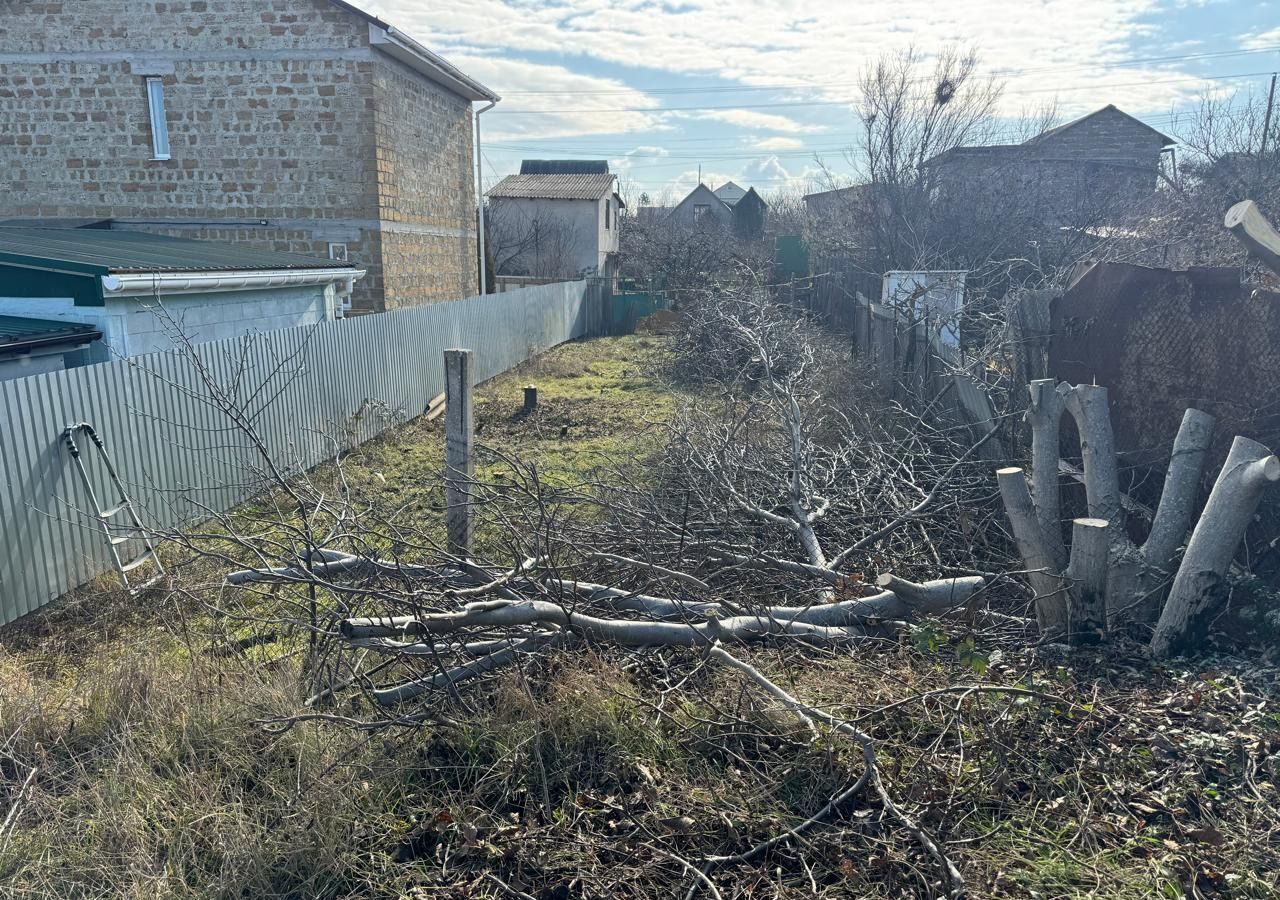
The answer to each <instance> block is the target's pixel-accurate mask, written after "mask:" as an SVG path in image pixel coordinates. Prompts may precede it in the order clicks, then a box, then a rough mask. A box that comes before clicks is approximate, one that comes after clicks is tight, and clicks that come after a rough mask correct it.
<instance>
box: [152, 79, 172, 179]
mask: <svg viewBox="0 0 1280 900" xmlns="http://www.w3.org/2000/svg"><path fill="white" fill-rule="evenodd" d="M146 83H147V116H148V117H149V118H150V120H151V158H152V159H172V157H171V156H170V155H169V123H168V122H166V121H165V117H164V79H163V78H160V77H157V76H147V79H146Z"/></svg>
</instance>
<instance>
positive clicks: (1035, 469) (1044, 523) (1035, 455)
mask: <svg viewBox="0 0 1280 900" xmlns="http://www.w3.org/2000/svg"><path fill="white" fill-rule="evenodd" d="M1027 388H1028V390H1029V392H1030V394H1031V405H1030V406H1028V407H1027V423H1028V424H1029V425H1030V426H1031V500H1032V502H1033V503H1034V504H1035V509H1036V518H1037V519H1038V520H1039V521H1040V530H1041V531H1042V532H1043V533H1044V541H1045V550H1046V551H1048V553H1049V555H1050V557H1051V558H1052V559H1053V561H1054V568H1055V570H1060V569H1061V568H1062V567H1063V566H1065V565H1066V564H1067V554H1066V548H1065V547H1063V545H1062V513H1061V511H1060V510H1061V507H1060V505H1059V503H1060V501H1059V494H1058V450H1059V445H1060V443H1061V441H1060V437H1059V436H1060V432H1061V428H1062V413H1063V410H1064V409H1065V408H1066V407H1065V405H1064V403H1063V398H1062V391H1060V390H1059V389H1058V385H1057V383H1056V382H1055V380H1054V379H1052V378H1042V379H1037V380H1036V381H1033V382H1031V384H1029V385H1028V386H1027ZM1063 388H1066V385H1063Z"/></svg>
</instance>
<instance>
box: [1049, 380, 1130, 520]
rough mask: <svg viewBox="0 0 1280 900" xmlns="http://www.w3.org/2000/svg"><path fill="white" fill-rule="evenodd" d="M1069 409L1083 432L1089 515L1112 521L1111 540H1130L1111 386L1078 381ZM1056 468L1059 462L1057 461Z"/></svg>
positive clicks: (1067, 398)
mask: <svg viewBox="0 0 1280 900" xmlns="http://www.w3.org/2000/svg"><path fill="white" fill-rule="evenodd" d="M1064 400H1065V403H1066V409H1067V412H1069V413H1071V417H1072V418H1073V419H1075V421H1076V430H1077V431H1079V432H1080V456H1081V458H1082V460H1083V462H1084V491H1085V495H1086V498H1087V501H1088V504H1089V517H1090V518H1093V519H1103V520H1105V521H1106V522H1107V523H1108V528H1109V529H1110V533H1111V543H1112V545H1114V546H1119V545H1122V544H1124V543H1126V542H1127V541H1126V539H1125V537H1124V507H1123V505H1122V504H1121V502H1120V473H1119V470H1118V468H1117V463H1116V444H1115V437H1114V435H1113V434H1112V431H1111V406H1110V403H1109V401H1108V395H1107V389H1106V388H1105V387H1102V386H1101V385H1097V384H1078V385H1076V386H1075V387H1073V388H1071V389H1070V390H1069V391H1067V392H1066V394H1065V395H1064ZM1054 468H1055V470H1056V468H1057V465H1056V462H1055V464H1054Z"/></svg>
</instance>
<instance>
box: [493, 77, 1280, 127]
mask: <svg viewBox="0 0 1280 900" xmlns="http://www.w3.org/2000/svg"><path fill="white" fill-rule="evenodd" d="M1270 74H1271V72H1270V71H1266V72H1233V73H1230V74H1227V75H1190V76H1183V77H1181V78H1165V79H1156V80H1154V81H1153V80H1150V79H1148V80H1146V81H1130V82H1124V83H1120V84H1101V85H1097V84H1079V85H1068V86H1058V87H1051V88H1025V89H1022V90H1012V91H1005V94H1013V95H1015V96H1020V95H1023V94H1052V93H1061V92H1063V91H1082V90H1098V89H1099V88H1101V89H1106V90H1114V89H1116V88H1124V87H1149V86H1151V85H1157V84H1180V83H1184V82H1188V81H1193V82H1200V81H1225V80H1227V79H1231V78H1256V77H1258V76H1260V75H1270ZM853 102H854V101H852V100H788V101H779V102H776V103H737V104H731V105H728V106H620V107H612V108H610V107H573V108H569V109H529V110H503V109H501V108H498V109H495V110H494V111H493V112H491V113H489V115H490V116H497V115H504V116H560V115H569V114H574V115H592V114H597V113H649V114H650V115H658V114H660V113H669V112H700V111H710V110H728V109H781V108H790V109H794V108H800V107H807V106H852V105H853ZM730 124H734V123H730Z"/></svg>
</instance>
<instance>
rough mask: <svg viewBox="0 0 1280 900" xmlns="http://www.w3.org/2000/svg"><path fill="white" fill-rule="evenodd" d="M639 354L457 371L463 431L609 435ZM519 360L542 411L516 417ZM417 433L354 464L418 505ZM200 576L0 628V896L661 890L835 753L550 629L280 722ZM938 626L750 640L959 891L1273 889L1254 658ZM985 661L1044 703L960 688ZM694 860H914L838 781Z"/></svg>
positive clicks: (853, 886) (299, 691)
mask: <svg viewBox="0 0 1280 900" xmlns="http://www.w3.org/2000/svg"><path fill="white" fill-rule="evenodd" d="M660 352H661V351H660V343H659V342H658V339H655V338H634V339H628V340H623V341H598V342H592V343H589V344H576V345H570V346H568V347H565V348H562V349H561V350H558V351H556V352H555V353H553V354H550V355H549V356H548V357H544V358H543V359H542V360H540V361H538V362H537V363H536V365H535V366H534V367H533V368H532V369H526V370H525V371H522V372H519V373H515V374H513V375H511V376H508V377H505V378H504V379H500V380H498V381H496V382H495V383H494V384H493V385H490V386H487V387H486V388H484V389H483V390H482V392H481V396H482V398H483V400H484V402H483V403H482V404H481V405H480V407H479V418H480V421H481V422H482V423H483V427H482V430H481V438H482V440H486V441H488V442H489V443H492V444H495V445H497V446H500V447H503V448H505V449H508V450H517V449H518V450H520V451H521V452H522V453H524V454H527V455H529V456H531V457H534V458H536V459H538V460H539V461H540V464H541V465H543V466H547V467H551V471H552V474H553V475H554V476H555V477H559V478H561V479H563V480H564V481H565V482H572V481H574V480H581V479H584V478H587V477H592V473H593V472H594V470H595V467H596V466H598V465H599V464H600V462H601V461H602V460H608V459H611V458H616V457H625V458H626V459H629V460H630V459H634V457H635V454H636V452H637V447H640V448H642V449H643V447H645V446H647V445H646V443H645V441H646V440H647V438H646V437H644V436H643V435H641V436H639V437H638V436H637V430H636V428H635V424H634V423H635V422H636V421H638V420H640V419H641V418H642V417H643V416H650V417H651V418H652V420H654V421H661V419H662V417H663V416H664V415H665V414H667V413H668V412H669V411H670V409H671V408H672V404H673V400H672V398H671V396H670V394H669V393H667V392H666V391H665V390H664V389H663V388H662V386H661V385H660V384H659V383H657V382H654V381H653V380H651V379H649V378H647V377H645V375H646V373H647V369H648V367H649V366H650V364H651V362H652V361H653V360H654V359H655V358H656V357H655V354H659V353H660ZM531 371H532V372H533V373H534V374H531ZM531 380H535V381H537V382H538V383H539V386H540V388H542V393H543V401H542V402H543V404H544V405H543V409H542V411H541V413H540V414H539V416H538V417H537V418H536V419H535V420H530V419H523V418H520V417H518V416H516V415H515V412H516V409H517V407H518V405H519V391H518V388H519V386H520V385H521V384H523V383H526V382H528V381H531ZM585 409H589V410H590V411H591V414H590V415H589V416H588V415H585V414H584V413H583V410H585ZM575 423H576V424H575ZM562 429H564V433H563V434H562ZM439 443H440V434H439V432H438V426H437V425H434V424H427V423H423V422H413V423H410V424H408V425H406V426H404V427H403V428H400V429H397V430H396V431H394V432H393V433H390V434H388V435H387V436H386V437H385V438H383V439H381V440H379V441H376V442H373V443H371V444H370V445H367V446H366V447H364V448H361V449H360V450H358V451H356V452H354V453H353V454H351V456H350V457H349V458H348V460H347V461H346V465H347V472H348V474H349V476H351V477H352V478H353V481H354V483H355V484H356V485H357V486H358V489H359V490H362V491H367V492H369V496H370V497H373V496H381V495H386V496H389V497H391V498H393V499H392V500H391V501H388V502H394V503H395V504H397V505H404V506H405V507H406V508H409V509H414V510H417V511H418V512H419V513H420V514H421V515H423V516H431V515H435V512H434V509H435V506H437V505H438V503H439V500H438V497H437V496H436V495H437V492H438V488H437V486H436V485H437V481H438V472H439V467H440V457H439ZM556 466H559V467H560V468H559V469H558V470H556V468H555V467H556ZM374 473H381V475H382V478H383V479H385V484H384V483H383V481H382V479H379V478H377V477H375V475H374ZM392 491H394V493H392ZM205 565H207V563H206V564H205ZM190 574H191V575H192V577H193V578H195V577H196V576H199V577H200V578H206V579H207V578H208V576H210V575H212V574H213V573H212V572H211V571H209V572H204V574H203V575H201V574H200V571H199V570H198V569H192V570H190ZM197 580H199V579H197ZM211 599H212V597H211V596H203V597H202V596H186V597H183V598H180V597H178V596H173V597H165V596H163V595H158V594H152V595H149V596H148V597H146V598H143V599H142V600H128V599H126V598H124V597H123V596H122V595H120V594H118V593H112V592H111V591H110V590H109V589H106V588H104V587H103V586H99V587H98V589H97V590H88V591H85V592H83V593H82V594H81V595H79V596H77V597H75V598H70V600H69V601H68V602H66V603H63V604H59V605H57V606H55V607H53V608H51V609H50V610H48V611H47V612H46V613H44V614H43V615H40V616H36V617H32V618H31V619H30V620H29V621H25V622H23V623H20V626H19V627H17V628H11V629H7V630H6V631H5V632H3V633H0V821H3V818H4V816H5V815H7V814H8V812H9V810H10V809H11V808H12V807H13V806H14V805H15V804H17V806H18V808H17V813H16V815H15V818H14V822H15V827H14V828H13V829H12V832H11V833H10V834H8V835H7V836H0V896H4V897H14V898H37V897H38V898H63V897H67V898H78V897H85V898H89V897H95V898H96V897H108V896H109V897H139V898H141V897H148V898H150V897H165V898H167V897H175V898H176V897H184V898H185V897H190V898H197V897H199V898H207V897H217V898H221V897H226V898H231V897H254V898H257V897H290V898H294V897H296V898H304V897H305V898H340V897H361V898H372V897H414V898H446V900H447V898H472V897H475V898H485V897H492V898H497V897H511V896H517V895H515V894H512V893H510V892H509V891H508V890H507V889H506V888H504V887H502V886H501V885H500V884H499V881H500V882H502V883H505V884H507V885H509V886H510V887H511V888H512V889H516V890H519V891H523V892H524V893H525V894H526V895H528V896H533V897H536V898H538V900H570V898H595V897H600V898H604V897H635V898H640V897H644V898H668V897H677V896H683V894H684V892H685V891H686V890H687V889H688V887H689V885H690V884H691V877H690V875H689V874H688V872H687V871H686V870H685V868H684V866H683V865H682V864H681V863H680V862H679V861H678V860H677V859H676V857H679V858H682V859H685V860H690V861H694V862H696V861H698V860H700V859H701V858H702V857H703V856H704V855H706V854H716V853H732V852H737V851H740V850H743V849H745V848H747V847H748V846H751V845H752V844H753V843H755V842H758V841H761V840H764V839H766V838H768V837H770V836H773V835H776V834H777V833H779V832H780V831H781V830H783V829H785V828H787V827H790V826H793V825H795V824H796V823H798V822H799V821H801V820H803V819H804V818H806V817H807V816H809V815H811V814H812V813H814V812H815V811H816V810H818V809H820V808H821V807H822V806H823V805H824V804H825V803H826V802H827V800H828V798H829V797H830V796H831V795H832V794H834V793H836V792H838V791H840V790H841V789H842V788H843V787H844V786H846V785H847V784H848V783H850V782H851V781H852V779H853V778H855V777H856V776H857V774H858V772H859V765H860V762H859V760H858V757H857V754H856V753H855V752H854V749H853V748H851V747H850V746H849V745H848V744H847V742H844V741H843V740H842V739H839V738H836V737H832V736H831V735H830V734H828V733H825V732H823V733H822V734H821V735H820V736H819V738H818V739H817V740H814V739H813V738H812V735H811V734H810V732H809V731H808V730H807V729H806V728H804V727H803V726H802V725H800V724H799V723H797V722H796V720H795V719H794V718H792V717H791V716H789V715H787V714H786V713H785V712H784V711H783V710H781V709H780V708H778V707H777V706H776V705H775V704H772V703H770V702H767V701H765V700H763V699H762V698H761V697H760V695H758V694H757V693H756V692H754V691H753V690H751V689H750V688H749V687H747V686H746V685H744V684H743V682H742V681H741V680H740V679H739V678H737V677H736V676H734V675H733V674H731V673H727V672H726V671H724V670H721V669H717V668H714V667H710V666H708V665H706V664H705V662H704V661H703V660H702V659H700V658H699V657H698V656H697V655H696V654H693V653H688V652H683V651H662V652H655V653H649V654H643V655H631V654H623V653H619V652H614V651H603V650H602V651H599V652H587V653H583V652H581V651H577V652H570V651H565V652H561V653H558V654H553V655H549V656H547V657H545V658H541V659H539V660H538V661H536V662H535V663H531V664H530V665H529V666H528V667H527V668H526V669H524V670H523V671H512V672H508V673H506V674H504V675H502V676H501V677H499V678H496V679H493V680H491V681H488V682H486V683H484V684H482V685H477V686H476V687H475V688H473V689H472V690H470V691H468V692H467V694H466V696H465V698H464V701H465V702H463V703H459V702H458V701H456V700H442V701H441V703H440V706H439V713H440V716H441V719H442V720H444V722H445V724H441V725H437V726H431V727H428V728H422V729H413V730H397V729H389V730H383V731H377V732H373V733H368V732H362V731H358V730H353V729H349V728H342V727H336V726H334V725H331V724H328V723H322V722H303V723H300V724H297V725H296V726H294V727H292V728H290V729H288V730H285V731H283V732H274V731H272V730H270V729H268V728H265V727H263V725H262V724H261V722H262V720H264V719H268V718H270V717H272V716H276V715H281V714H288V713H293V712H297V711H298V710H299V708H300V700H301V698H302V696H303V694H304V689H303V688H302V687H301V686H300V683H301V681H302V678H301V672H300V665H301V656H300V655H298V654H296V653H295V652H294V650H295V649H296V644H295V642H291V640H289V639H288V638H287V637H282V639H281V640H278V641H276V642H275V643H271V644H265V645H263V646H257V647H253V648H251V649H250V650H248V651H247V652H245V653H243V654H236V655H232V656H219V655H213V654H211V653H209V652H208V651H209V648H210V647H212V646H217V645H219V644H220V643H221V642H222V641H224V640H225V639H226V637H227V636H235V635H238V634H241V633H242V631H243V626H240V625H238V624H236V623H231V622H226V621H223V620H220V619H218V618H216V617H214V616H212V615H210V614H209V612H208V610H207V608H206V607H205V605H204V604H205V603H206V602H208V601H210V600H211ZM948 628H949V629H950V633H947V632H946V631H945V630H944V629H942V627H941V626H926V627H924V628H922V629H919V630H917V631H916V632H915V633H913V634H909V635H905V636H904V637H903V639H902V641H901V642H900V644H898V645H897V646H888V647H885V648H883V649H878V650H873V649H864V650H858V651H856V652H844V653H840V654H823V653H819V652H817V651H811V650H803V649H801V648H797V647H786V648H772V649H771V648H759V649H755V650H752V651H750V652H747V651H742V655H744V656H746V657H748V658H750V659H751V661H752V662H753V663H754V664H755V665H757V666H758V667H760V668H762V669H763V670H765V671H767V672H768V673H770V675H771V676H772V677H774V678H775V679H777V680H778V681H779V683H781V684H784V685H785V686H787V688H788V689H789V690H791V691H792V692H794V693H796V694H797V695H799V696H802V697H803V698H805V699H806V700H807V701H810V702H813V703H815V704H818V705H822V706H823V707H824V708H826V709H829V710H831V711H833V712H835V713H836V714H838V715H842V716H845V717H847V718H849V719H851V720H856V721H857V723H858V724H859V727H861V728H863V729H864V730H867V731H868V732H870V733H871V734H872V735H874V736H875V738H876V739H877V741H878V742H879V748H880V755H881V761H882V764H883V767H884V770H885V774H886V778H887V780H888V782H889V784H890V786H891V789H892V790H893V791H894V793H895V795H896V796H898V797H899V798H901V800H902V801H903V802H904V804H905V805H906V806H907V807H908V808H910V809H911V811H912V813H913V814H914V815H917V816H918V817H919V818H920V820H921V821H922V823H923V824H925V825H926V827H928V828H930V829H931V830H932V831H933V832H934V833H935V834H936V835H937V836H938V838H939V839H941V840H944V841H947V842H949V843H948V844H947V847H948V849H949V851H950V852H951V853H952V854H953V855H954V857H955V858H956V860H957V862H958V863H959V865H960V867H961V869H962V870H963V871H964V873H965V875H966V877H967V878H968V880H969V883H970V888H971V891H972V894H973V895H974V896H978V897H1045V898H1049V897H1090V896H1091V897H1106V898H1111V897H1132V898H1139V897H1151V896H1169V897H1180V896H1192V897H1258V898H1261V897H1273V896H1280V883H1278V882H1277V878H1278V876H1277V872H1280V843H1278V842H1277V837H1276V833H1275V829H1276V825H1277V821H1278V819H1280V814H1278V813H1277V810H1278V809H1280V795H1278V793H1277V789H1276V785H1277V783H1280V707H1277V702H1278V701H1277V694H1278V691H1280V688H1278V684H1280V676H1277V674H1276V672H1275V671H1274V670H1269V669H1263V668H1260V667H1249V666H1246V665H1245V664H1243V663H1240V662H1239V661H1233V660H1225V659H1224V660H1208V661H1201V662H1200V663H1199V664H1198V665H1197V666H1196V667H1195V668H1191V669H1187V670H1181V669H1178V668H1176V667H1175V668H1153V667H1151V666H1150V665H1149V664H1147V663H1146V662H1144V661H1143V660H1142V659H1140V658H1139V657H1137V656H1127V655H1126V652H1125V650H1124V648H1114V649H1113V650H1112V651H1111V652H1110V653H1109V655H1108V656H1107V657H1106V658H1103V657H1101V656H1098V655H1094V654H1091V653H1082V654H1078V655H1077V656H1075V657H1074V658H1072V659H1070V660H1066V659H1055V658H1053V657H1046V656H1043V655H1038V654H1036V653H1034V652H1032V651H1030V650H1027V649H1025V648H1022V647H1019V646H1017V645H1016V644H1002V643H1001V642H999V641H996V640H995V639H994V638H992V637H990V636H984V635H972V634H969V633H967V632H965V631H964V630H963V629H962V628H961V627H959V626H955V625H951V626H948ZM979 682H980V683H983V684H986V685H991V686H1006V687H1018V688H1021V689H1025V690H1030V691H1032V692H1034V694H1035V695H1036V696H1028V695H1025V694H1024V695H1015V694H1008V693H1000V692H997V691H983V692H969V693H965V692H964V691H963V690H956V688H957V687H962V686H964V685H971V684H974V683H979ZM939 690H943V691H947V693H939V694H930V693H929V692H931V691H939ZM329 712H330V713H333V714H337V715H348V714H350V715H359V714H361V712H362V711H361V710H360V709H359V708H358V707H356V708H353V707H352V706H351V705H349V702H348V701H343V702H341V703H339V704H337V705H336V706H334V707H332V708H330V710H329ZM32 769H34V770H35V773H36V774H35V776H34V778H33V779H32V780H31V782H30V786H29V787H28V788H27V789H26V790H25V791H23V790H22V785H23V784H24V782H25V780H26V779H27V776H28V774H29V773H30V772H31V771H32ZM711 877H712V879H713V880H714V882H715V884H716V885H717V887H718V890H719V891H720V893H721V895H722V896H723V897H724V898H726V900H727V898H748V897H750V898H774V897H777V898H800V897H815V896H816V897H829V898H837V897H917V896H929V895H930V893H931V892H932V891H933V890H934V885H935V882H936V871H935V870H934V868H933V867H932V865H931V864H930V863H929V861H928V860H927V859H925V858H924V857H922V856H921V854H920V852H919V850H918V848H917V847H916V846H915V844H914V843H913V842H912V841H911V840H910V838H909V837H907V836H906V835H904V834H902V833H901V832H900V830H898V829H896V828H895V827H894V826H893V825H892V824H891V823H887V822H883V821H881V818H880V810H879V808H878V807H877V806H876V804H875V803H874V802H872V801H871V799H870V798H868V797H866V796H860V797H855V798H853V799H851V800H850V801H849V802H848V803H847V804H845V805H844V806H842V807H841V808H840V809H838V810H837V811H836V812H835V813H834V814H833V815H832V816H831V817H830V819H829V820H828V821H827V822H826V823H824V824H823V825H821V826H820V827H818V828H816V829H814V830H813V831H812V832H811V833H810V834H809V835H808V836H807V838H806V839H805V841H804V842H803V843H802V844H801V845H799V846H798V847H785V848H780V849H779V850H777V851H776V852H774V853H772V854H770V855H767V856H764V857H761V858H760V859H757V860H754V861H752V862H749V863H745V864H739V865H732V866H724V867H722V868H719V869H716V870H714V871H712V873H711ZM495 879H497V880H495ZM702 896H706V894H703V895H702Z"/></svg>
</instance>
